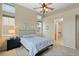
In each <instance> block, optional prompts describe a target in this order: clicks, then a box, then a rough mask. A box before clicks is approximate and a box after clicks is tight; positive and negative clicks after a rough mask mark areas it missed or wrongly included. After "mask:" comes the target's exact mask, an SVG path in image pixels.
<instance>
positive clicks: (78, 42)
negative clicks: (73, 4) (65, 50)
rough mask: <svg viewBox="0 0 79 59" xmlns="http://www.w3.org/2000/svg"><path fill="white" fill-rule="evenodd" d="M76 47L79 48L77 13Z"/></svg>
mask: <svg viewBox="0 0 79 59" xmlns="http://www.w3.org/2000/svg"><path fill="white" fill-rule="evenodd" d="M76 48H79V15H77V16H76Z"/></svg>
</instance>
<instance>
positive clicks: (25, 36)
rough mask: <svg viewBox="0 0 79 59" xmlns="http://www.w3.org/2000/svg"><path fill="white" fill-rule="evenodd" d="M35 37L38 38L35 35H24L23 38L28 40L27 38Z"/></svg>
mask: <svg viewBox="0 0 79 59" xmlns="http://www.w3.org/2000/svg"><path fill="white" fill-rule="evenodd" d="M35 36H36V35H35V34H29V35H23V36H22V37H23V38H27V37H35Z"/></svg>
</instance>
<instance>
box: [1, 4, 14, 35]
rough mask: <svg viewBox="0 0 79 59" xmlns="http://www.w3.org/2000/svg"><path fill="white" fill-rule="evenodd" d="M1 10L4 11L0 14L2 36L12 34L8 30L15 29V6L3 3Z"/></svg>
mask: <svg viewBox="0 0 79 59" xmlns="http://www.w3.org/2000/svg"><path fill="white" fill-rule="evenodd" d="M2 11H3V12H4V13H3V16H2V36H12V35H13V34H11V33H10V32H12V31H13V30H15V16H14V15H15V7H14V6H13V5H11V4H3V5H2ZM6 12H7V13H6ZM10 13H12V14H13V16H12V14H10ZM14 34H15V33H14Z"/></svg>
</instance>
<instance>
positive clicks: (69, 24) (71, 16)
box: [44, 7, 79, 48]
mask: <svg viewBox="0 0 79 59" xmlns="http://www.w3.org/2000/svg"><path fill="white" fill-rule="evenodd" d="M76 15H79V7H78V8H73V9H70V10H67V11H63V12H59V13H56V14H53V15H51V16H48V17H46V18H44V22H45V23H46V24H49V25H51V24H52V25H51V26H49V29H51V30H52V31H51V32H52V34H51V35H53V34H54V33H53V29H54V28H52V27H54V25H53V20H55V19H57V18H62V17H63V40H64V46H66V47H70V48H75V47H76V46H75V45H76V43H75V40H76V39H75V38H76V37H75V16H76ZM51 20H52V22H51ZM46 21H48V22H46ZM49 22H50V23H49ZM45 33H46V34H45V35H47V36H48V33H50V30H48V31H46V32H45Z"/></svg>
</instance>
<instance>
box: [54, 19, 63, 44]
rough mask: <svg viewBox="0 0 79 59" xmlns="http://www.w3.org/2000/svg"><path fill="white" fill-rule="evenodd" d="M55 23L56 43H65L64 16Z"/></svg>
mask: <svg viewBox="0 0 79 59" xmlns="http://www.w3.org/2000/svg"><path fill="white" fill-rule="evenodd" d="M54 25H55V27H54V28H55V43H56V44H58V45H63V18H59V19H56V20H55V22H54Z"/></svg>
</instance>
